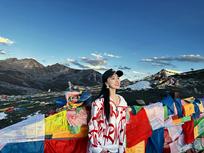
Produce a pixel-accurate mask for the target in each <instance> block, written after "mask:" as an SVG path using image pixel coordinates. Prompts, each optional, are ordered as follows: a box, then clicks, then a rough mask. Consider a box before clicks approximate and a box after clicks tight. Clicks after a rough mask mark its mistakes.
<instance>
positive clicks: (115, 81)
mask: <svg viewBox="0 0 204 153" xmlns="http://www.w3.org/2000/svg"><path fill="white" fill-rule="evenodd" d="M106 85H107V86H108V87H109V88H112V89H119V88H120V78H119V77H118V75H117V74H113V75H112V76H111V77H109V78H108V79H107V81H106Z"/></svg>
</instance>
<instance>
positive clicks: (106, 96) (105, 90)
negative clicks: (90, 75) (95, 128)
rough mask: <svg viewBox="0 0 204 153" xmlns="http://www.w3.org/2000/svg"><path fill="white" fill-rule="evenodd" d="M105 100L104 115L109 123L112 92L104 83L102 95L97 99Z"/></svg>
mask: <svg viewBox="0 0 204 153" xmlns="http://www.w3.org/2000/svg"><path fill="white" fill-rule="evenodd" d="M101 97H103V98H104V101H103V105H104V114H105V116H106V119H107V121H109V118H110V103H109V101H110V92H109V89H108V88H107V86H106V84H105V83H103V85H102V88H101V92H100V94H99V95H98V96H97V98H101Z"/></svg>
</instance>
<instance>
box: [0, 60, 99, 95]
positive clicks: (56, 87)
mask: <svg viewBox="0 0 204 153" xmlns="http://www.w3.org/2000/svg"><path fill="white" fill-rule="evenodd" d="M68 81H71V82H72V83H73V84H74V85H80V86H94V85H98V84H100V82H101V74H100V73H99V72H97V71H94V70H91V69H89V70H77V69H72V68H69V67H66V66H64V65H61V64H58V63H57V64H54V65H51V66H46V67H45V66H43V65H42V64H40V63H39V62H37V61H36V60H34V59H21V60H19V59H17V58H10V59H7V60H0V94H16V95H18V94H32V93H37V92H39V91H48V90H49V89H51V91H62V90H65V89H66V88H67V86H68Z"/></svg>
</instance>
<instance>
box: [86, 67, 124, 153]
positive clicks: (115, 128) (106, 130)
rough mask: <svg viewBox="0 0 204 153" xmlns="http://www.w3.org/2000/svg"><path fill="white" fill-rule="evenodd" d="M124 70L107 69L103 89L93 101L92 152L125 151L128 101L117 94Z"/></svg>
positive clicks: (91, 121)
mask: <svg viewBox="0 0 204 153" xmlns="http://www.w3.org/2000/svg"><path fill="white" fill-rule="evenodd" d="M122 75H123V72H122V71H114V70H113V69H109V70H107V71H106V72H105V73H104V74H103V75H102V89H101V92H100V94H99V96H98V98H97V99H96V100H95V101H94V102H93V103H92V110H91V115H92V116H91V120H90V122H89V134H88V136H89V141H90V145H89V148H88V151H89V152H90V153H106V152H114V153H123V152H125V147H126V143H125V128H126V112H127V103H126V101H125V100H124V98H123V97H122V96H120V95H118V94H116V90H117V89H119V88H120V77H121V76H122Z"/></svg>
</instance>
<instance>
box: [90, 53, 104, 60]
mask: <svg viewBox="0 0 204 153" xmlns="http://www.w3.org/2000/svg"><path fill="white" fill-rule="evenodd" d="M91 55H92V56H94V57H96V58H97V59H99V58H103V56H101V54H97V53H91Z"/></svg>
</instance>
